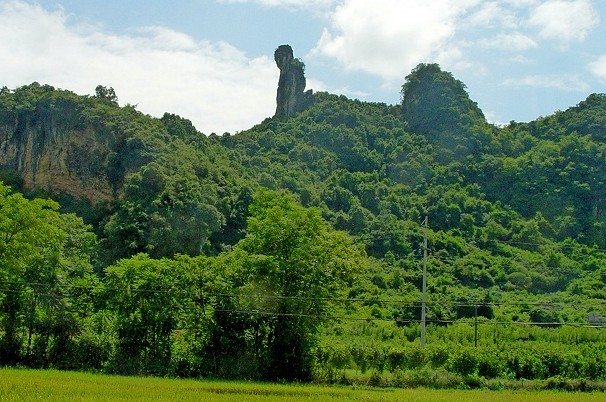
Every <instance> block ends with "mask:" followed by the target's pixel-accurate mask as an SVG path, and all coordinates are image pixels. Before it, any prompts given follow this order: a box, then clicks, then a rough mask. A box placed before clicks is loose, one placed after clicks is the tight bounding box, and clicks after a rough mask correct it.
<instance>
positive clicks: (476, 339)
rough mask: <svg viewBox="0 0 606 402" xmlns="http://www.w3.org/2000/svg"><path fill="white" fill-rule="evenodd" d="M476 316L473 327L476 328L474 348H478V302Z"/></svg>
mask: <svg viewBox="0 0 606 402" xmlns="http://www.w3.org/2000/svg"><path fill="white" fill-rule="evenodd" d="M475 307H476V308H475V311H476V312H475V314H474V319H473V326H474V331H473V346H474V347H476V348H477V347H478V302H477V301H476V305H475Z"/></svg>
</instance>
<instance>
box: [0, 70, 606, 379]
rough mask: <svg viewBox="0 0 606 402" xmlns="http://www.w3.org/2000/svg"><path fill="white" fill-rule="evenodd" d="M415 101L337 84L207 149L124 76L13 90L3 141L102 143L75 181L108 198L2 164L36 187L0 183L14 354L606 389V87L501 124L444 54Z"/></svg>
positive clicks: (1, 299)
mask: <svg viewBox="0 0 606 402" xmlns="http://www.w3.org/2000/svg"><path fill="white" fill-rule="evenodd" d="M401 94H402V103H401V105H386V104H381V103H367V102H361V101H359V100H350V99H347V98H346V97H344V96H336V95H331V94H327V93H323V92H320V93H316V94H314V95H313V102H312V103H310V105H309V107H307V108H305V110H303V111H301V112H300V113H298V114H296V115H295V116H294V117H291V118H287V119H274V118H271V119H266V120H265V121H263V122H261V123H260V124H258V125H256V126H254V127H252V128H250V129H249V130H245V131H242V132H240V133H237V134H234V135H231V134H229V133H225V134H223V135H221V136H218V135H216V134H211V135H210V136H208V137H206V136H204V135H203V134H202V133H200V132H198V131H197V130H196V128H195V127H194V126H193V125H192V124H191V122H190V121H189V120H187V119H184V118H182V117H180V116H176V115H174V114H169V113H167V114H165V115H164V116H162V118H160V119H157V118H153V117H151V116H147V115H144V114H143V113H140V112H139V111H137V110H136V108H135V107H134V106H132V105H128V106H124V107H120V106H119V105H118V103H117V97H116V96H115V92H114V91H113V89H112V88H111V87H110V88H106V87H103V86H99V87H97V91H96V95H95V96H78V95H76V94H74V93H72V92H69V91H65V90H60V89H56V88H53V87H51V86H49V85H40V84H38V83H32V84H31V85H27V86H24V87H20V88H17V89H15V90H9V89H2V90H1V91H0V132H2V133H6V135H7V138H9V137H10V138H19V139H22V136H24V135H25V134H26V133H27V132H29V131H32V130H33V131H35V132H40V133H45V135H48V136H52V135H57V136H63V137H73V138H79V137H80V136H84V135H87V137H86V138H88V139H90V140H91V141H93V142H96V143H98V144H102V146H101V145H100V146H99V148H95V147H92V148H91V149H93V148H94V149H102V150H103V151H98V152H92V151H91V152H88V151H87V149H86V147H81V148H79V149H81V151H82V152H81V153H78V155H77V156H78V158H77V160H76V159H74V160H75V162H74V166H71V168H72V169H74V170H73V172H75V173H77V174H81V175H82V176H81V177H82V178H83V183H85V184H86V185H91V184H90V183H93V182H95V183H98V182H99V180H100V181H106V182H107V183H109V186H110V188H111V190H112V192H113V197H114V198H113V200H112V202H111V203H106V204H103V205H92V203H91V202H90V201H88V200H84V201H81V197H80V196H81V194H71V195H70V194H55V193H54V192H53V190H52V188H48V189H39V188H30V187H27V186H30V185H31V183H28V182H27V181H26V180H24V179H22V178H20V177H19V175H18V173H19V171H18V170H16V168H15V166H12V165H11V166H8V165H7V166H2V168H1V169H0V177H1V178H2V179H5V180H6V181H7V182H8V183H10V184H11V185H12V186H13V188H14V189H15V190H18V191H20V192H21V193H23V195H21V194H19V193H14V192H12V191H11V190H10V189H8V187H6V186H2V187H1V189H0V190H1V191H0V202H1V204H0V257H1V259H0V267H1V270H0V274H1V275H2V276H1V278H0V280H1V281H2V285H1V286H0V289H1V291H0V308H1V312H0V320H1V321H0V323H1V324H0V325H1V327H0V339H1V342H2V348H3V349H2V354H1V355H0V359H2V362H3V363H4V364H25V365H30V366H51V367H66V368H94V369H101V370H107V371H114V372H123V373H125V372H133V373H155V374H162V375H177V376H216V377H239V378H264V379H272V380H274V379H291V380H292V379H309V378H311V377H313V378H316V379H317V378H323V379H325V380H327V381H341V380H343V379H344V381H345V382H346V381H353V380H351V373H352V372H357V375H359V376H361V378H366V379H367V380H368V382H370V383H377V384H380V383H382V382H385V381H387V382H389V381H392V380H393V383H396V384H400V385H405V384H413V383H420V381H421V377H423V376H425V377H427V378H433V379H435V380H436V382H437V383H440V384H451V385H452V384H466V385H467V386H470V387H471V386H477V385H478V384H480V383H482V381H483V380H481V378H485V379H489V380H493V379H494V381H501V380H514V379H534V380H536V381H539V380H541V381H547V379H548V378H555V380H552V383H551V384H552V386H554V387H555V386H557V385H558V384H559V382H558V381H559V380H558V379H564V380H566V381H569V380H570V381H572V380H573V379H578V378H581V377H586V378H588V379H594V380H600V379H603V377H604V373H603V370H602V369H601V367H603V358H604V357H603V356H604V352H603V342H604V341H605V340H604V338H603V335H601V332H600V329H598V328H601V327H602V326H603V325H604V320H605V318H604V317H606V305H605V304H604V300H605V299H606V286H605V279H606V262H605V261H606V253H605V251H604V249H605V247H606V232H605V230H606V229H605V228H606V213H605V211H606V209H605V208H604V203H605V200H606V197H605V196H604V190H603V189H604V187H605V186H604V184H605V183H604V180H605V179H604V178H605V177H606V174H605V172H606V165H604V161H605V160H606V158H604V156H605V155H604V153H605V148H604V140H605V138H606V128H605V127H606V125H605V123H606V122H605V120H604V116H605V115H606V114H605V110H606V100H605V99H606V97H605V96H604V95H603V94H593V95H590V96H589V97H588V98H587V99H586V100H584V101H582V102H580V103H579V104H578V105H576V106H574V107H571V108H569V109H568V110H565V111H559V112H556V113H554V114H553V115H551V116H547V117H542V118H539V119H537V120H535V121H532V122H529V123H518V122H511V123H510V124H508V125H505V126H503V127H497V126H494V125H491V124H489V123H487V122H486V119H485V118H484V115H483V113H482V111H481V110H480V109H479V108H478V106H477V105H476V104H475V102H473V101H472V100H471V99H469V96H468V94H467V92H466V90H465V86H464V84H463V83H462V82H460V81H458V80H456V79H455V78H454V77H453V76H452V74H451V73H448V72H446V71H442V70H441V68H440V67H439V66H438V65H436V64H421V65H419V66H417V68H415V69H414V70H413V71H412V72H411V74H409V75H408V76H407V77H406V78H405V82H404V85H403V86H402V92H401ZM28 130H29V131H28ZM11 136H12V137H11ZM49 138H50V137H49ZM52 138H55V137H52ZM57 138H59V137H57ZM51 143H52V141H50V142H49V144H51ZM49 144H42V143H41V144H36V146H35V147H34V148H35V149H34V151H35V152H38V153H42V152H43V151H44V147H45V146H51V145H52V144H51V145H49ZM78 169H79V170H78ZM93 179H94V180H93ZM95 180H97V181H95ZM268 190H271V191H268ZM47 193H48V194H50V195H52V196H53V198H54V199H55V200H57V201H59V202H60V204H61V205H58V204H57V203H55V202H53V201H50V200H46V199H41V197H48V194H47ZM70 197H71V198H70ZM67 212H77V213H78V214H79V215H80V216H82V217H83V218H85V219H86V222H87V223H90V224H92V225H93V227H92V228H91V227H89V226H87V225H85V224H84V223H83V222H82V220H81V219H80V218H77V217H76V216H74V215H70V214H68V213H67ZM425 217H427V218H428V222H429V225H428V226H429V227H428V228H424V227H422V226H421V222H422V221H423V220H424V218H425ZM93 231H94V232H95V233H96V234H97V236H98V241H97V238H96V236H95V235H94V234H93ZM425 236H426V237H427V240H428V244H429V250H428V258H427V261H426V263H427V271H428V278H427V284H428V296H427V300H428V301H427V307H428V309H427V319H428V323H429V331H430V332H429V336H428V339H430V340H431V341H430V342H429V343H428V347H427V349H426V350H420V349H419V348H418V347H416V344H417V342H418V337H419V320H420V318H421V308H420V307H421V305H420V299H421V285H422V277H421V271H422V270H421V266H422V255H423V253H422V247H423V240H424V237H425ZM358 245H360V246H358ZM354 274H355V275H354ZM176 306H178V307H176ZM476 323H477V326H478V335H477V336H476V334H475V331H474V330H475V326H476ZM593 327H598V328H593ZM475 341H477V343H478V349H473V348H472V347H471V345H473V344H474V342H475ZM589 345H593V346H589Z"/></svg>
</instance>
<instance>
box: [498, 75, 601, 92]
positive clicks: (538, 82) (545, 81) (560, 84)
mask: <svg viewBox="0 0 606 402" xmlns="http://www.w3.org/2000/svg"><path fill="white" fill-rule="evenodd" d="M502 85H503V86H506V87H510V88H515V89H523V88H542V89H556V90H560V91H567V92H586V91H588V90H589V88H590V87H589V85H588V84H587V83H586V82H585V81H583V80H582V79H581V78H580V77H579V76H577V75H529V76H526V77H522V78H511V79H507V80H505V81H503V83H502Z"/></svg>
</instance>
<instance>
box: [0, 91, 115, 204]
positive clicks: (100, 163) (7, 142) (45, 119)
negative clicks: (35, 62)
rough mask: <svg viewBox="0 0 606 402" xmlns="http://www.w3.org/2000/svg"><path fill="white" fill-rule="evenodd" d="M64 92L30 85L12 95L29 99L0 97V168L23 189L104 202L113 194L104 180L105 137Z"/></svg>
mask: <svg viewBox="0 0 606 402" xmlns="http://www.w3.org/2000/svg"><path fill="white" fill-rule="evenodd" d="M66 93H67V92H65V93H62V92H60V91H55V90H54V89H53V88H52V87H50V86H40V85H38V84H32V85H31V86H29V87H23V89H21V90H20V92H19V94H18V95H19V96H21V97H23V98H24V99H27V100H28V101H29V102H30V103H26V102H24V103H23V105H19V107H16V106H12V107H11V106H10V105H13V103H14V102H0V168H1V169H4V170H6V171H11V172H14V173H15V174H17V175H18V176H20V177H21V178H22V184H23V188H24V189H28V190H37V191H40V190H41V191H44V192H46V193H49V194H69V195H71V196H73V197H75V198H77V199H78V198H86V199H88V200H89V201H90V202H91V204H96V203H107V202H109V201H110V200H112V199H113V198H114V194H115V190H114V188H113V186H112V184H111V183H110V181H109V179H108V171H109V169H108V156H109V155H110V153H111V148H112V144H110V142H111V141H110V140H109V139H108V138H102V136H100V135H99V132H98V131H97V130H96V129H95V127H93V126H92V125H89V124H83V116H82V114H81V110H82V105H81V104H79V103H78V101H77V97H75V96H73V97H71V95H69V94H68V95H65V94H66ZM1 96H2V97H3V98H4V99H3V100H13V101H15V102H16V101H17V99H18V98H19V97H18V96H17V94H15V95H13V94H4V95H1ZM36 96H37V98H36ZM9 97H11V98H12V99H9ZM74 99H75V100H74ZM83 99H84V98H83Z"/></svg>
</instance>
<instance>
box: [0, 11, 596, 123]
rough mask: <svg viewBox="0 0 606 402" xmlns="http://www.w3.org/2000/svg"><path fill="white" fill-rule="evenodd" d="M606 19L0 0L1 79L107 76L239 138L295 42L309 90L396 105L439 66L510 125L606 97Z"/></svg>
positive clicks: (123, 95)
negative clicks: (416, 77)
mask: <svg viewBox="0 0 606 402" xmlns="http://www.w3.org/2000/svg"><path fill="white" fill-rule="evenodd" d="M604 18H606V1H605V0H456V1H455V0H432V1H426V0H307V1H303V0H172V1H159V0H146V1H135V0H121V1H109V0H108V1H93V0H90V1H89V0H35V1H34V0H0V55H2V56H1V57H2V62H1V63H0V85H2V86H3V85H6V86H8V87H9V88H16V87H18V86H21V85H25V84H29V83H31V82H33V81H38V82H40V83H45V84H50V85H53V86H55V87H59V88H63V89H69V90H72V91H74V92H76V93H79V94H92V93H93V92H94V88H95V86H96V85H98V84H102V85H106V86H111V87H113V88H114V89H115V90H116V93H117V95H118V97H119V100H120V103H121V104H126V103H129V104H134V105H137V108H138V110H141V111H142V112H145V113H149V114H151V115H153V116H158V117H159V116H161V115H162V114H163V113H164V112H172V113H177V114H179V115H181V116H183V117H186V118H188V119H190V120H192V122H193V123H194V124H195V126H196V127H197V128H198V129H199V130H200V131H202V132H204V133H205V134H210V133H211V132H216V133H223V132H226V131H227V132H232V133H233V132H237V131H240V130H244V129H247V128H249V127H251V126H252V125H254V124H256V123H258V122H260V121H262V120H263V119H264V118H265V117H269V116H271V115H273V113H274V110H275V95H276V87H277V82H278V76H279V71H278V69H277V67H276V66H275V63H274V61H273V52H274V50H275V49H276V47H277V46H278V45H280V44H284V43H288V44H290V45H291V46H292V47H293V49H294V52H295V56H296V57H299V58H301V59H302V60H303V61H304V62H305V64H306V77H307V83H308V85H307V87H308V88H312V89H314V90H316V91H317V90H323V91H329V92H332V93H337V94H344V95H346V96H348V97H350V98H358V99H361V100H366V101H373V102H385V103H389V104H396V103H399V101H400V87H401V85H402V84H403V82H404V79H405V77H406V75H407V74H408V73H410V71H411V69H412V68H414V67H415V66H416V65H417V64H418V63H421V62H436V63H439V64H440V65H441V66H442V68H443V69H444V70H447V71H450V72H452V73H453V74H454V76H455V77H456V78H458V79H460V80H461V81H463V82H464V83H465V84H466V85H467V89H468V91H469V93H470V95H471V98H472V99H473V100H475V101H476V102H478V104H479V106H480V107H481V108H482V110H483V111H484V113H485V114H486V116H487V117H488V119H489V120H490V121H492V122H495V123H499V124H502V123H507V122H509V121H510V120H516V121H529V120H533V119H535V118H537V117H539V116H545V115H549V114H551V113H553V112H554V111H556V110H562V109H566V108H568V107H570V106H573V105H575V104H577V103H578V102H580V101H581V100H583V99H585V98H586V97H587V95H589V94H590V93H594V92H601V93H603V92H606V41H605V40H604V38H606V23H605V22H604Z"/></svg>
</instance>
